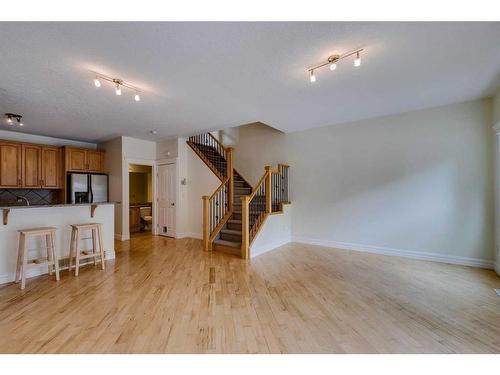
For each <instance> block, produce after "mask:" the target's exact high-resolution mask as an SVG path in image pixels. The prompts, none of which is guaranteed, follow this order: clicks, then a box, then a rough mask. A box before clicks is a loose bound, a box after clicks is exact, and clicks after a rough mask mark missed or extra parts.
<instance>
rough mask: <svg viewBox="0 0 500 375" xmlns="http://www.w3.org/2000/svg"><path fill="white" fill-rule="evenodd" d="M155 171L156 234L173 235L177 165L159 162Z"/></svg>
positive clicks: (174, 227)
mask: <svg viewBox="0 0 500 375" xmlns="http://www.w3.org/2000/svg"><path fill="white" fill-rule="evenodd" d="M157 173H158V176H157V185H158V188H157V199H158V202H157V209H158V215H157V218H158V220H157V224H158V234H160V235H163V236H168V237H175V235H176V205H177V191H176V186H177V185H176V179H177V165H176V164H175V163H168V164H160V165H158V168H157Z"/></svg>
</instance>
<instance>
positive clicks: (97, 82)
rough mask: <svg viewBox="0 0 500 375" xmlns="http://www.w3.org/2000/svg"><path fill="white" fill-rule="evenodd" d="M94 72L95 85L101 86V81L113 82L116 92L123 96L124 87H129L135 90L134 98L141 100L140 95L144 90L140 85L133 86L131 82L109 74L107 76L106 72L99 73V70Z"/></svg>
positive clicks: (137, 100)
mask: <svg viewBox="0 0 500 375" xmlns="http://www.w3.org/2000/svg"><path fill="white" fill-rule="evenodd" d="M92 73H93V74H94V75H95V78H94V85H95V87H101V81H107V82H111V83H113V84H114V86H115V94H116V95H117V96H121V95H122V88H127V89H130V90H133V91H135V96H134V100H135V101H136V102H139V101H141V97H140V95H139V94H140V93H141V92H142V90H141V89H140V88H139V87H136V86H133V85H131V84H129V83H126V82H125V81H123V80H122V79H120V78H112V77H108V76H106V75H104V74H101V73H97V72H92Z"/></svg>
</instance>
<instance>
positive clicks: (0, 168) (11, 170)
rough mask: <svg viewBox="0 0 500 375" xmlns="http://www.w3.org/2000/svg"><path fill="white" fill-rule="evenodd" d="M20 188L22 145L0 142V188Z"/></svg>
mask: <svg viewBox="0 0 500 375" xmlns="http://www.w3.org/2000/svg"><path fill="white" fill-rule="evenodd" d="M20 187H22V145H21V144H19V143H10V142H2V141H0V188H20Z"/></svg>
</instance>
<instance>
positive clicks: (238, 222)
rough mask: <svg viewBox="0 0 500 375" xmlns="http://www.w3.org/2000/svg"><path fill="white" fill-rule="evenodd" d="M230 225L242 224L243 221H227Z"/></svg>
mask: <svg viewBox="0 0 500 375" xmlns="http://www.w3.org/2000/svg"><path fill="white" fill-rule="evenodd" d="M227 222H228V223H229V224H241V220H238V219H231V220H228V221H227Z"/></svg>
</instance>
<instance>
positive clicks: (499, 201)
mask: <svg viewBox="0 0 500 375" xmlns="http://www.w3.org/2000/svg"><path fill="white" fill-rule="evenodd" d="M493 131H494V132H495V133H496V137H495V138H496V140H495V147H496V150H495V174H494V175H495V185H494V186H495V207H496V209H495V271H496V273H497V274H498V275H500V90H498V92H497V93H496V95H495V96H494V97H493Z"/></svg>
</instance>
